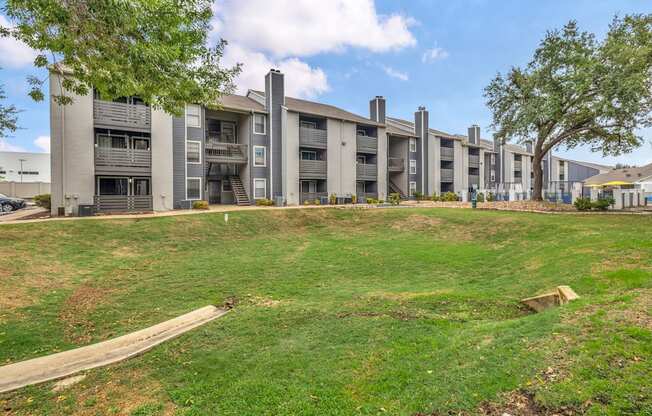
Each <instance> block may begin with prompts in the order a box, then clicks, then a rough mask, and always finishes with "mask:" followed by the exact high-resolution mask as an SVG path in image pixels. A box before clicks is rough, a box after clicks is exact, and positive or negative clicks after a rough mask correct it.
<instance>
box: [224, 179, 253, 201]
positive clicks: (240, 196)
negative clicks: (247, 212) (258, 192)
mask: <svg viewBox="0 0 652 416" xmlns="http://www.w3.org/2000/svg"><path fill="white" fill-rule="evenodd" d="M229 182H230V183H231V189H233V195H234V196H235V203H236V204H238V205H251V201H250V200H249V196H248V195H247V191H245V188H244V185H242V180H240V177H239V176H231V177H229Z"/></svg>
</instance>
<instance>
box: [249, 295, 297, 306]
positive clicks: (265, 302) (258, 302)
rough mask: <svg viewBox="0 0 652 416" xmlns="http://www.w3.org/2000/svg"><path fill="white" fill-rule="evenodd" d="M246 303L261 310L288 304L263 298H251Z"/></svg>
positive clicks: (284, 301)
mask: <svg viewBox="0 0 652 416" xmlns="http://www.w3.org/2000/svg"><path fill="white" fill-rule="evenodd" d="M247 301H248V303H250V304H252V305H254V306H259V307H263V308H276V307H279V306H282V305H285V304H287V303H289V301H288V300H277V299H271V298H267V297H264V296H251V297H249V298H248V299H247Z"/></svg>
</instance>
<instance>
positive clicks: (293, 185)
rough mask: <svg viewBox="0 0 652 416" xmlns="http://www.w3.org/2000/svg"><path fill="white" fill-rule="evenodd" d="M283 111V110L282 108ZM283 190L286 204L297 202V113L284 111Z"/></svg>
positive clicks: (298, 192)
mask: <svg viewBox="0 0 652 416" xmlns="http://www.w3.org/2000/svg"><path fill="white" fill-rule="evenodd" d="M284 111H285V110H284ZM285 119H286V124H285V125H286V129H285V134H284V137H283V192H284V195H283V196H284V198H285V200H286V201H287V204H288V205H298V204H299V202H300V201H299V194H300V189H299V114H298V113H292V112H288V111H285Z"/></svg>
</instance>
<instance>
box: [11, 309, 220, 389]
mask: <svg viewBox="0 0 652 416" xmlns="http://www.w3.org/2000/svg"><path fill="white" fill-rule="evenodd" d="M227 312H228V310H226V309H219V308H216V307H215V306H205V307H203V308H200V309H197V310H194V311H192V312H190V313H187V314H185V315H181V316H178V317H176V318H173V319H170V320H169V321H165V322H162V323H160V324H157V325H154V326H151V327H149V328H145V329H141V330H139V331H136V332H132V333H131V334H127V335H123V336H121V337H118V338H114V339H111V340H108V341H103V342H99V343H97V344H92V345H88V346H85V347H80V348H76V349H74V350H70V351H64V352H60V353H56V354H52V355H47V356H45V357H39V358H34V359H31V360H27V361H21V362H18V363H15V364H9V365H6V366H3V367H0V393H5V392H9V391H12V390H16V389H19V388H21V387H25V386H29V385H32V384H38V383H43V382H45V381H50V380H56V379H59V378H63V377H67V376H70V375H72V374H75V373H77V372H79V371H83V370H89V369H91V368H96V367H102V366H105V365H108V364H112V363H116V362H119V361H123V360H126V359H127V358H130V357H134V356H136V355H138V354H142V353H144V352H146V351H148V350H150V349H151V348H153V347H155V346H156V345H159V344H161V343H162V342H165V341H167V340H169V339H172V338H174V337H177V336H179V335H181V334H183V333H185V332H188V331H190V330H191V329H193V328H196V327H198V326H200V325H203V324H205V323H207V322H210V321H212V320H214V319H216V318H219V317H221V316H223V315H224V314H226V313H227Z"/></svg>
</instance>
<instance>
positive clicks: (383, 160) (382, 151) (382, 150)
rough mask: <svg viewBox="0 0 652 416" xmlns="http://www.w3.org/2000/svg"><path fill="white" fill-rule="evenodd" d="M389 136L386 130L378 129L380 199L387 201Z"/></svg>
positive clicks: (378, 183)
mask: <svg viewBox="0 0 652 416" xmlns="http://www.w3.org/2000/svg"><path fill="white" fill-rule="evenodd" d="M387 150H388V143H387V134H386V133H385V129H384V128H378V157H377V160H378V161H377V165H378V179H377V182H376V184H377V185H378V199H382V200H387Z"/></svg>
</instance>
